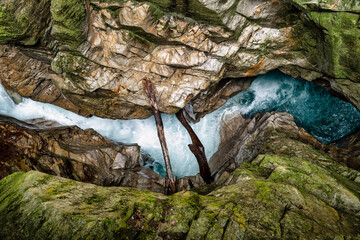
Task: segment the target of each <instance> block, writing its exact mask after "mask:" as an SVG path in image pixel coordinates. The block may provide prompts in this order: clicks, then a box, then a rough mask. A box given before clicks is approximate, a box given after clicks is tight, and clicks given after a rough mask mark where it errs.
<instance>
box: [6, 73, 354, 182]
mask: <svg viewBox="0 0 360 240" xmlns="http://www.w3.org/2000/svg"><path fill="white" fill-rule="evenodd" d="M269 111H277V112H284V111H286V112H288V113H290V114H291V115H293V116H294V119H295V121H296V123H297V124H298V125H299V126H301V127H303V128H304V129H305V130H306V131H308V132H309V133H310V134H311V135H313V136H314V137H315V138H316V139H318V140H319V141H320V142H323V143H331V142H334V141H336V140H339V139H340V138H342V137H344V136H346V135H348V134H351V133H352V132H354V131H355V130H357V129H358V128H359V127H360V112H359V111H358V110H357V109H356V108H355V107H354V106H352V105H351V104H350V103H347V102H345V101H342V100H340V99H339V98H336V97H333V96H331V95H330V94H329V93H328V92H327V91H326V90H325V89H324V88H322V87H320V86H318V85H316V84H314V83H311V82H306V81H302V80H297V79H294V78H292V77H290V76H287V75H285V74H282V73H280V72H279V71H273V72H270V73H268V74H265V75H261V76H259V77H257V78H256V79H255V80H254V81H253V83H252V85H251V86H250V87H249V88H248V89H247V90H245V91H243V92H241V93H239V94H237V95H236V96H234V97H232V98H231V99H229V100H228V101H227V103H226V104H224V105H223V106H222V107H220V108H219V109H217V110H216V111H214V112H212V113H210V114H208V115H206V116H205V117H203V118H202V119H201V120H200V121H199V122H198V123H194V124H191V126H192V128H193V129H194V131H195V132H196V133H197V135H198V137H199V138H200V140H201V141H202V143H203V145H204V147H205V150H206V155H207V158H208V159H209V158H210V157H211V156H212V155H213V154H214V153H215V152H216V151H217V149H218V145H219V141H220V136H219V127H220V123H221V119H222V118H223V117H224V116H225V115H226V114H229V113H233V112H241V114H243V115H244V116H245V117H252V116H253V115H255V114H256V113H260V112H269ZM0 114H2V115H6V116H11V117H14V118H16V119H19V120H29V119H34V118H44V119H47V120H53V121H56V122H58V123H60V124H62V125H77V126H79V127H80V128H82V129H87V128H93V129H94V130H96V131H97V132H98V133H100V134H101V135H103V136H105V137H107V138H108V139H110V140H112V141H115V142H121V143H125V144H130V143H137V144H139V145H140V146H141V149H142V151H143V152H144V153H146V154H147V155H148V156H150V157H151V158H153V159H154V162H152V163H151V162H148V163H147V166H148V167H150V168H153V169H154V170H155V171H156V172H158V173H159V174H160V175H162V176H164V174H165V172H164V167H163V156H162V152H161V148H160V144H159V141H158V137H157V132H156V126H155V121H154V118H153V117H150V118H148V119H145V120H110V119H103V118H99V117H95V116H94V117H90V118H85V117H81V116H79V115H77V114H75V113H72V112H69V111H66V110H64V109H62V108H60V107H57V106H54V105H51V104H46V103H40V102H35V101H32V100H30V99H25V98H24V99H23V101H22V102H21V103H19V104H15V103H14V102H13V100H12V99H11V98H10V97H9V96H8V95H7V93H6V91H5V90H4V88H3V87H2V86H0ZM162 117H163V121H164V127H165V135H166V140H167V143H168V147H169V154H170V159H171V164H172V167H173V171H174V175H176V176H178V177H183V176H192V175H196V174H197V173H198V172H199V169H198V165H197V161H196V159H195V157H194V156H193V154H192V153H191V152H190V150H189V149H188V146H187V145H188V144H189V143H191V140H190V137H189V136H188V133H187V132H186V130H185V128H184V127H183V126H182V125H181V124H180V122H179V121H178V120H177V119H176V117H175V115H167V114H162Z"/></svg>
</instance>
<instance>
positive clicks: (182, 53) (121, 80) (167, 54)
mask: <svg viewBox="0 0 360 240" xmlns="http://www.w3.org/2000/svg"><path fill="white" fill-rule="evenodd" d="M35 2H36V1H34V0H33V1H27V4H25V3H24V1H23V0H14V1H11V2H7V1H2V2H1V3H0V5H1V13H2V14H1V15H0V21H1V22H2V23H4V27H2V28H1V29H0V42H1V43H3V44H9V43H11V44H15V45H19V44H26V45H30V46H31V45H32V46H33V47H32V49H28V50H27V51H30V52H35V51H36V50H35V49H37V48H39V46H41V48H44V49H46V51H48V52H49V54H48V55H49V56H50V57H49V58H48V60H46V61H45V60H44V59H39V60H40V61H45V62H47V65H46V67H47V68H49V62H51V70H53V72H51V73H50V75H49V76H48V77H46V79H47V80H48V81H47V84H48V87H46V88H45V89H49V88H52V89H53V91H54V96H55V95H56V94H58V95H59V94H60V93H61V94H62V96H64V98H65V99H66V101H65V100H62V101H61V102H54V103H55V104H57V105H60V106H63V107H64V108H67V109H69V108H70V107H69V105H70V104H71V105H74V106H72V108H73V109H72V111H78V110H79V109H80V110H81V111H82V112H81V113H82V114H83V115H89V114H90V115H97V116H101V117H107V118H122V119H129V118H146V117H148V116H150V115H151V111H149V107H150V106H149V103H148V100H147V97H146V95H145V92H144V90H143V86H142V83H141V81H140V79H141V78H142V77H144V76H147V77H148V78H149V79H150V80H151V81H152V83H153V85H154V87H155V88H156V92H157V97H158V100H159V103H160V110H161V111H163V112H166V113H175V112H177V111H178V110H179V109H180V108H184V106H185V105H186V104H188V103H189V102H191V101H192V102H193V105H194V106H203V107H204V109H201V108H199V109H198V111H200V112H199V114H197V115H198V116H199V117H200V116H201V115H203V114H205V113H206V112H208V111H209V110H208V108H210V105H209V106H204V105H206V104H208V103H207V102H206V101H207V100H209V99H211V98H215V99H217V97H216V93H214V92H213V91H211V89H212V88H216V87H215V86H216V85H217V84H218V83H219V81H220V80H221V79H225V78H241V77H248V76H256V75H259V74H262V73H266V72H268V71H270V70H272V69H276V68H280V69H281V70H282V71H284V72H286V73H288V74H291V75H293V76H296V77H301V78H303V79H306V80H314V79H317V78H323V79H325V80H326V81H329V82H330V85H331V87H332V88H333V89H334V90H336V91H338V92H339V93H340V94H341V95H343V96H344V97H345V98H346V99H347V100H349V101H350V102H352V103H353V104H354V105H355V106H357V107H358V108H359V106H360V105H359V102H360V94H359V86H358V83H359V72H360V69H359V66H360V64H359V57H358V56H360V54H358V52H357V51H358V49H360V47H359V44H360V40H359V37H358V36H359V34H358V33H359V32H358V31H359V30H358V26H357V24H358V19H359V5H358V3H357V1H356V0H351V1H347V2H342V1H340V2H336V1H331V2H327V3H322V2H320V3H318V2H304V1H291V0H287V1H269V0H261V1H250V0H244V1H243V0H228V1H222V0H221V1H220V0H216V1H209V0H200V1H197V0H191V1H180V0H179V1H175V2H173V1H148V2H143V1H96V0H89V1H75V0H72V1H60V0H52V1H50V0H48V1H46V0H44V1H41V4H40V5H38V3H35ZM35 5H36V6H37V7H39V8H40V9H42V10H38V11H36V12H35V13H37V14H38V15H37V16H35V15H34V16H33V15H32V14H31V11H30V10H31V9H32V8H33V6H35ZM35 13H34V14H35ZM39 19H40V20H41V23H40V22H39ZM10 20H12V23H16V24H15V25H14V26H13V25H12V24H10V22H11V21H10ZM23 21H26V22H30V23H34V24H35V25H36V26H37V28H36V29H34V27H29V28H26V27H24V26H23V25H22V22H23ZM332 23H336V24H332ZM19 26H23V27H19ZM15 30H16V31H17V30H19V32H16V31H15ZM29 38H30V39H32V40H31V41H30V40H29ZM20 50H21V51H22V52H24V51H25V50H24V49H20ZM11 51H14V52H16V51H17V50H16V49H13V50H11ZM353 51H355V52H353ZM12 54H14V53H12ZM30 55H31V54H30ZM350 56H351V57H350ZM31 57H33V58H36V57H35V56H34V54H32V55H31ZM8 61H10V60H8ZM18 61H19V60H18V59H16V58H14V59H12V60H11V61H10V62H8V63H6V64H0V67H1V70H2V72H5V75H8V74H7V73H8V72H9V71H11V68H13V67H11V68H9V66H14V65H17V64H18ZM38 64H40V65H41V64H43V63H38ZM15 70H16V68H15ZM26 72H28V74H29V75H31V76H37V75H43V74H42V73H43V70H41V69H39V68H30V67H27V69H26ZM5 75H4V77H2V78H1V81H2V83H3V84H4V85H6V86H7V87H8V88H10V89H13V90H15V91H17V92H18V93H20V94H21V95H23V96H30V95H31V96H32V97H33V98H35V99H39V100H41V99H43V98H42V97H40V96H39V97H37V96H38V95H39V94H40V95H41V94H45V93H46V90H44V91H37V89H36V88H34V89H26V90H24V89H22V88H25V85H26V83H28V82H29V77H26V76H21V75H20V78H19V79H17V80H16V81H17V82H18V84H16V86H14V84H12V80H13V78H11V77H5ZM33 81H34V80H33ZM20 82H22V83H21V84H20ZM50 82H51V83H50ZM55 86H56V88H57V89H56V90H55V89H54V88H55ZM31 91H32V92H31ZM55 92H56V93H55ZM54 98H55V97H54ZM49 101H50V100H49ZM59 101H60V100H59ZM50 102H51V101H50ZM222 102H223V100H222V99H219V101H218V102H216V103H215V102H214V104H211V108H216V107H218V106H220V105H221V104H222ZM212 110H213V109H212ZM212 110H211V111H212Z"/></svg>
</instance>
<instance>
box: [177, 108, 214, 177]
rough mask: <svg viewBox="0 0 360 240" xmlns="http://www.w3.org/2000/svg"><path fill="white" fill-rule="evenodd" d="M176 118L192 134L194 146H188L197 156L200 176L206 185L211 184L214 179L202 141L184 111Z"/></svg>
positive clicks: (178, 113)
mask: <svg viewBox="0 0 360 240" xmlns="http://www.w3.org/2000/svg"><path fill="white" fill-rule="evenodd" d="M176 117H177V119H179V121H180V122H181V124H182V125H183V126H184V127H185V128H186V130H187V131H188V133H189V134H190V138H191V141H192V144H189V145H188V146H189V148H190V151H191V152H192V153H193V154H194V155H195V157H196V160H197V162H198V164H199V169H200V176H201V177H202V178H203V179H204V181H205V182H206V183H211V182H212V177H211V172H210V168H209V164H208V162H207V159H206V155H205V148H204V146H203V145H202V143H201V141H200V139H199V138H198V137H197V135H196V133H195V132H194V130H193V129H192V128H191V126H190V125H189V123H188V122H187V121H186V118H185V116H184V110H183V109H181V110H180V111H179V112H177V113H176Z"/></svg>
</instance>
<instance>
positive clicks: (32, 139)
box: [0, 116, 163, 192]
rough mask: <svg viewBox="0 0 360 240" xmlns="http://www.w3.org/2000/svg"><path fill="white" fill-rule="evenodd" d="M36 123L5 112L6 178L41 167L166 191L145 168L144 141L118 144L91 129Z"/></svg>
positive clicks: (0, 173) (2, 153) (0, 156)
mask: <svg viewBox="0 0 360 240" xmlns="http://www.w3.org/2000/svg"><path fill="white" fill-rule="evenodd" d="M33 122H34V121H33ZM36 124H37V125H34V124H28V123H24V122H21V121H17V120H15V119H12V118H8V117H2V116H0V132H1V135H0V160H1V165H0V177H1V178H3V177H5V176H7V175H9V174H11V173H13V172H17V171H30V170H37V171H41V172H45V173H49V174H53V175H57V176H62V177H67V178H72V179H75V180H78V181H83V182H90V183H95V184H97V185H117V186H127V187H137V188H140V189H149V190H152V191H156V192H162V191H163V186H162V185H163V180H162V178H161V177H160V176H159V175H158V174H156V173H155V172H153V171H152V170H150V169H147V168H144V167H141V161H140V147H139V146H137V145H132V146H124V145H121V144H115V143H113V142H110V141H109V140H107V139H105V138H104V137H102V136H101V135H99V134H98V133H97V132H95V131H94V130H92V129H87V130H81V129H79V128H78V127H53V125H52V124H50V128H49V127H47V126H49V124H46V123H44V122H42V121H40V122H39V121H38V120H37V121H36Z"/></svg>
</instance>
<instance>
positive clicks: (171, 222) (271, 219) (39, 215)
mask: <svg viewBox="0 0 360 240" xmlns="http://www.w3.org/2000/svg"><path fill="white" fill-rule="evenodd" d="M288 142H289V144H290V145H291V146H292V145H294V144H295V145H296V146H297V147H296V148H295V149H296V151H298V153H297V156H298V157H294V153H293V152H291V151H290V150H286V149H282V151H280V152H281V154H280V155H275V154H264V155H259V156H258V157H257V158H256V159H255V160H254V161H252V162H251V163H244V164H242V165H241V166H240V167H239V168H238V169H236V170H235V171H234V172H232V173H224V174H223V175H222V176H221V177H220V179H219V180H218V181H217V182H216V183H215V184H213V185H210V186H207V187H205V188H198V189H193V191H188V192H180V193H177V194H174V195H171V196H165V195H162V194H158V193H152V192H149V191H143V190H138V189H131V188H122V187H100V186H95V185H92V184H87V183H81V182H77V181H74V180H69V179H64V178H59V177H55V176H51V175H46V174H44V173H40V172H35V171H31V172H27V173H14V174H12V175H10V176H8V177H6V178H4V179H3V180H1V182H0V239H359V238H360V200H359V198H360V173H359V172H357V171H355V170H350V169H348V168H346V167H343V166H341V165H339V164H338V163H336V162H334V161H332V160H331V159H330V158H329V157H328V156H326V155H324V154H322V153H320V152H318V151H316V150H315V149H313V148H312V147H310V146H308V145H305V144H303V143H301V142H297V141H294V140H291V139H289V140H288ZM290 145H289V146H290ZM286 147H287V146H284V147H283V148H286ZM292 149H293V148H292ZM344 237H345V238H344Z"/></svg>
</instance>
